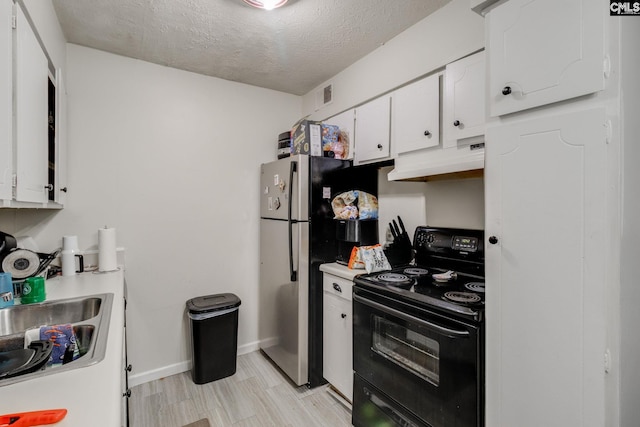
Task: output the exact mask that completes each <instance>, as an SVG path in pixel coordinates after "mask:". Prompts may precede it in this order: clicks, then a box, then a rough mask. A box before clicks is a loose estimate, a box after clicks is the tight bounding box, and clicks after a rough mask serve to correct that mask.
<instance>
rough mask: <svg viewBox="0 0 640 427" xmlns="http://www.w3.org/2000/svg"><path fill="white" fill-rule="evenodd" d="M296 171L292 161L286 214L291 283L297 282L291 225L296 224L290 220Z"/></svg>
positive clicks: (295, 164)
mask: <svg viewBox="0 0 640 427" xmlns="http://www.w3.org/2000/svg"><path fill="white" fill-rule="evenodd" d="M297 170H298V162H296V161H292V162H291V163H290V167H289V200H288V205H289V210H288V212H287V220H288V222H289V273H290V275H291V281H292V282H297V281H298V272H297V271H296V270H294V268H293V223H294V222H297V221H295V220H294V219H293V218H291V208H292V205H293V174H294V173H296V172H297Z"/></svg>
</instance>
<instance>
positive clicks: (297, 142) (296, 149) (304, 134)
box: [291, 120, 322, 156]
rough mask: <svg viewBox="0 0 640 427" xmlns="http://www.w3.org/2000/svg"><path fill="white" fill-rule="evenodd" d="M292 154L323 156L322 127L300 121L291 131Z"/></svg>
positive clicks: (307, 121) (316, 123)
mask: <svg viewBox="0 0 640 427" xmlns="http://www.w3.org/2000/svg"><path fill="white" fill-rule="evenodd" d="M291 154H308V155H310V156H322V125H321V124H320V122H315V121H311V120H300V121H298V122H297V123H296V124H295V125H293V128H292V129H291Z"/></svg>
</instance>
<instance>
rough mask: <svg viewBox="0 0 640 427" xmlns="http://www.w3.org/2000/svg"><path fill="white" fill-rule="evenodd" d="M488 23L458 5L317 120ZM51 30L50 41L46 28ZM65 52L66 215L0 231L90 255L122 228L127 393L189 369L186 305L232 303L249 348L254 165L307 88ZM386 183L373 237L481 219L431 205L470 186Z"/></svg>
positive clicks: (299, 106)
mask: <svg viewBox="0 0 640 427" xmlns="http://www.w3.org/2000/svg"><path fill="white" fill-rule="evenodd" d="M39 1H40V0H38V2H37V1H36V0H25V2H26V3H27V4H28V5H29V8H30V9H31V8H32V7H33V8H34V11H31V10H30V12H31V14H32V15H33V17H34V20H35V21H43V20H45V18H46V17H47V16H48V17H49V18H51V15H50V13H52V12H51V11H52V9H51V7H50V1H49V0H47V1H45V2H42V3H39ZM39 8H42V9H39ZM37 24H38V25H40V24H39V23H38V22H37ZM483 25H484V20H483V19H482V18H481V17H479V16H478V15H476V14H474V13H472V12H470V11H469V8H468V2H467V0H453V1H452V2H451V3H450V4H448V5H447V6H445V7H444V8H442V9H441V10H440V11H438V12H436V14H434V15H433V16H432V17H428V18H426V19H425V20H423V21H422V22H420V23H418V24H416V25H415V26H414V27H412V28H410V29H409V30H407V31H406V32H405V33H403V34H401V35H399V36H398V37H396V38H395V39H393V40H392V41H390V42H388V43H387V44H385V45H384V46H382V47H381V48H379V49H378V50H376V51H375V52H373V53H372V54H370V55H368V56H367V57H365V58H363V59H362V60H360V61H358V62H357V63H356V64H354V65H353V66H351V67H349V68H348V69H346V70H345V71H343V72H342V73H340V74H339V75H337V76H335V77H334V78H333V79H331V81H332V82H333V83H334V93H335V98H334V102H333V103H332V104H331V105H330V106H329V107H328V108H326V109H325V110H323V111H319V112H317V113H316V114H317V116H318V117H317V118H324V117H327V116H329V115H332V114H335V113H337V112H339V111H342V110H345V109H347V108H350V107H351V106H354V105H357V104H359V103H362V102H364V101H365V100H367V99H369V98H372V97H375V96H377V95H378V94H380V93H383V92H386V91H388V90H391V89H393V88H395V87H397V86H400V85H402V84H404V83H406V82H408V81H410V80H412V79H415V78H416V77H419V76H421V75H424V74H426V73H429V72H430V71H432V70H433V69H436V68H439V67H442V66H444V65H445V64H446V63H448V62H451V61H453V60H455V59H457V58H459V57H462V56H465V55H467V54H469V53H471V52H474V51H476V50H478V49H480V48H482V46H483V39H484V33H483V31H484V29H483ZM45 32H46V33H50V35H49V36H47V37H48V38H51V37H53V38H57V37H58V36H56V35H55V32H56V31H55V30H54V27H50V29H48V30H45ZM58 45H59V43H58ZM53 50H54V49H53V48H52V51H53ZM55 50H57V51H58V52H60V49H59V48H55ZM61 55H62V54H61V53H54V54H53V56H54V57H60V56H61ZM66 55H67V56H68V60H67V64H68V70H67V91H68V95H69V102H68V104H69V153H70V154H69V170H68V182H69V193H68V196H67V204H66V207H65V209H64V210H62V211H46V210H0V230H3V231H6V232H9V233H12V234H14V235H18V236H19V235H31V236H33V237H34V238H35V239H36V242H37V243H38V244H39V245H40V249H41V250H42V251H53V250H54V249H56V248H57V247H59V246H60V245H61V238H62V236H63V235H65V234H77V235H78V236H79V241H80V247H81V249H83V250H85V249H91V248H95V246H96V244H97V229H98V228H99V227H102V226H105V225H108V226H112V227H115V228H116V229H117V232H118V245H119V246H122V247H125V248H126V260H127V274H126V276H127V281H128V287H129V310H128V316H129V318H128V334H129V356H130V360H131V362H132V363H133V365H134V371H133V376H132V384H133V385H135V384H137V383H140V382H143V381H146V380H150V379H154V378H159V377H161V376H165V375H170V374H172V373H175V372H180V371H183V370H185V369H187V368H188V354H187V349H188V342H187V339H188V331H187V327H188V322H187V319H186V317H185V315H184V304H185V301H186V300H187V299H189V298H191V297H194V296H198V295H205V294H211V293H219V292H233V293H236V294H237V295H238V296H239V297H240V298H241V300H242V305H241V307H240V325H239V345H240V352H243V351H250V350H252V349H254V348H257V342H256V340H257V301H256V300H255V295H256V294H257V292H256V286H257V282H258V248H257V245H256V239H257V236H258V206H257V196H258V191H259V189H258V186H257V185H256V183H257V182H258V178H259V177H258V170H259V167H258V165H259V164H260V163H262V162H265V161H270V160H272V159H274V158H275V147H276V138H277V135H278V134H279V133H281V132H282V131H283V130H286V129H289V128H290V126H291V125H292V124H293V123H294V122H295V121H296V120H297V119H298V118H300V117H301V116H302V115H304V114H308V113H309V112H311V111H313V102H314V100H313V92H311V93H310V94H307V95H305V97H304V98H300V97H296V96H292V95H287V94H283V93H278V92H274V91H270V90H265V89H259V88H255V87H251V86H246V85H241V84H237V83H233V82H229V81H224V80H220V79H215V78H211V77H205V76H201V75H196V74H192V73H188V72H183V71H178V70H175V69H170V68H165V67H161V66H158V65H153V64H149V63H145V62H141V61H136V60H133V59H129V58H124V57H119V56H116V55H111V54H107V53H103V52H99V51H95V50H91V49H87V48H83V47H80V46H76V45H67V52H66ZM303 102H304V107H303ZM381 177H382V178H384V181H383V183H382V184H381V186H380V206H381V233H384V228H386V223H387V222H388V221H389V220H390V219H391V218H395V216H396V215H401V216H402V217H403V219H405V223H406V225H407V228H408V230H409V232H410V233H411V232H412V231H413V229H414V228H415V227H416V226H417V225H424V224H427V223H428V224H429V225H450V226H459V227H469V228H479V227H477V226H476V219H477V221H479V222H480V224H482V223H483V220H481V219H480V215H483V214H482V212H483V208H484V207H483V204H482V203H481V202H479V200H481V198H480V199H477V197H475V196H473V197H471V200H474V202H473V203H474V206H473V208H471V209H469V212H475V214H469V213H467V212H465V213H464V214H460V215H454V216H450V215H448V214H446V213H444V211H442V210H440V208H439V207H440V206H442V204H444V205H445V206H446V205H447V204H449V203H453V206H460V205H465V204H466V203H467V202H465V200H467V199H468V198H469V196H471V195H477V191H476V190H477V188H476V187H478V186H477V185H476V184H473V183H472V182H471V181H466V180H465V182H462V181H461V182H453V183H449V184H446V183H445V184H442V183H427V184H425V183H416V184H413V183H389V182H386V172H384V173H382V174H381ZM450 186H452V187H450ZM480 228H481V227H480Z"/></svg>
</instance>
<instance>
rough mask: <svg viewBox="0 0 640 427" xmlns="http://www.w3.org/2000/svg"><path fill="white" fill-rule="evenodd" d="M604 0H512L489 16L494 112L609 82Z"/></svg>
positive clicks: (509, 110)
mask: <svg viewBox="0 0 640 427" xmlns="http://www.w3.org/2000/svg"><path fill="white" fill-rule="evenodd" d="M605 18H608V15H607V13H606V8H605V7H604V5H603V4H602V3H601V2H599V1H592V0H589V1H586V0H562V1H557V0H509V1H508V2H506V3H503V4H501V5H500V6H497V7H496V8H495V9H493V10H491V11H490V12H489V13H488V14H487V16H486V21H485V23H486V25H487V28H488V30H487V52H488V61H489V70H490V73H489V92H488V96H489V112H490V115H491V116H493V117H495V116H499V115H502V114H507V113H512V112H515V111H521V110H525V109H528V108H532V107H537V106H539V105H545V104H549V103H552V102H556V101H561V100H564V99H569V98H574V97H576V96H580V95H585V94H588V93H592V92H596V91H598V90H601V89H603V88H604V75H603V61H604V20H605Z"/></svg>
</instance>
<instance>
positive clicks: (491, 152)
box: [484, 108, 608, 427]
mask: <svg viewBox="0 0 640 427" xmlns="http://www.w3.org/2000/svg"><path fill="white" fill-rule="evenodd" d="M606 123H607V117H606V115H605V110H604V108H593V109H589V110H585V111H580V112H572V113H565V114H561V115H558V114H555V115H549V116H543V117H538V118H536V119H530V120H525V121H519V122H511V123H509V124H503V125H501V126H498V127H495V128H489V129H488V130H487V151H486V166H485V175H484V177H485V197H486V201H485V203H486V227H485V228H486V231H485V234H486V236H487V244H486V281H487V290H486V308H487V309H486V310H487V315H486V356H487V357H486V425H487V426H520V427H534V426H535V427H538V426H543V425H544V426H547V427H566V426H583V427H590V426H593V427H599V426H603V425H605V424H606V423H605V366H604V357H605V354H606V336H605V335H606V330H605V329H606V328H605V325H606V313H607V307H606V304H605V301H606V287H607V278H606V277H605V260H606V259H607V256H606V251H607V244H606V243H607V241H606V234H607V233H606V230H607V229H608V228H607V224H606V222H607V221H606V213H607V206H606V203H604V201H605V200H607V197H606V191H607V175H606V171H607V142H606Z"/></svg>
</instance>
